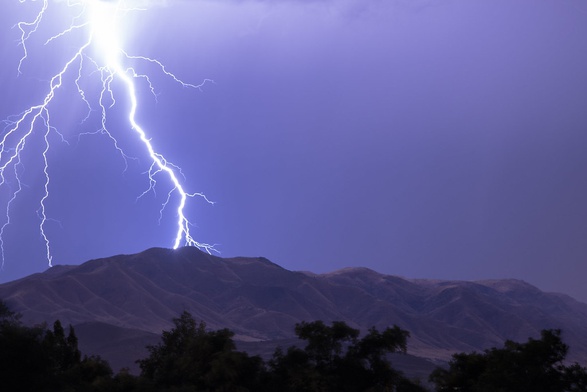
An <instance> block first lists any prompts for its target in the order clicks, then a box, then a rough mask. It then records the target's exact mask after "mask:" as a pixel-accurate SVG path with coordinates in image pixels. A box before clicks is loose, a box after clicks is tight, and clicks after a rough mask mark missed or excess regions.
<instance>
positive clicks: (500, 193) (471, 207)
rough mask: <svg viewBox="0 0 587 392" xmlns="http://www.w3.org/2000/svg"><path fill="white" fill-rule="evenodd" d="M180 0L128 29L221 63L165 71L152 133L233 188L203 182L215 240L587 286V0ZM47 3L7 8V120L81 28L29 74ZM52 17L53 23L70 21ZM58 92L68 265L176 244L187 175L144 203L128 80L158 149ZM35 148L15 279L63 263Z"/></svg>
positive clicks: (32, 99)
mask: <svg viewBox="0 0 587 392" xmlns="http://www.w3.org/2000/svg"><path fill="white" fill-rule="evenodd" d="M5 3H6V4H5ZM12 3H14V4H12ZM168 3H169V4H170V5H169V6H167V7H155V8H152V9H151V10H150V11H145V12H142V13H139V14H132V15H129V23H128V30H129V31H128V37H127V43H126V45H125V47H126V48H127V49H128V51H129V52H130V53H132V54H143V55H147V56H151V57H156V58H157V59H159V60H161V61H162V62H163V63H165V64H166V66H167V67H168V69H169V70H171V71H173V72H174V73H175V74H176V75H177V76H179V77H181V78H182V79H183V80H185V81H189V82H193V83H199V82H201V81H202V80H204V79H206V78H208V79H212V80H214V82H215V83H207V84H206V85H205V86H204V88H203V89H202V91H197V90H193V89H184V88H182V87H181V86H179V85H177V84H175V83H173V81H171V80H170V79H168V78H163V77H162V75H161V74H160V73H156V72H154V73H153V75H154V76H153V78H152V81H153V82H154V87H155V89H156V92H157V93H158V97H157V98H158V99H157V101H155V100H154V98H153V96H152V95H150V94H149V93H148V89H147V88H146V86H145V85H144V84H143V85H142V88H141V93H142V95H141V98H140V99H141V105H142V106H141V108H140V109H139V113H138V120H139V122H140V124H141V125H142V126H143V127H144V128H145V130H146V131H147V132H148V133H149V136H150V137H151V138H152V143H153V144H154V146H155V147H156V149H157V150H158V151H160V152H162V153H163V154H164V155H165V156H166V157H167V158H168V159H169V160H170V161H172V162H173V163H175V164H177V165H178V166H180V167H181V168H182V169H183V173H184V175H185V178H186V179H185V182H184V185H185V187H186V188H187V189H188V190H189V191H201V192H204V193H206V195H207V196H208V197H209V198H210V199H212V200H214V201H215V202H216V205H214V206H210V205H207V204H206V203H205V202H203V201H201V200H195V199H194V200H192V203H191V205H190V207H189V209H188V214H189V216H190V218H191V220H192V222H193V223H195V224H196V227H195V228H194V229H193V234H194V236H195V237H196V239H198V240H200V241H205V242H210V243H219V244H220V245H219V246H218V249H219V250H220V251H221V256H225V257H229V256H237V255H242V256H265V257H267V258H269V259H270V260H272V261H274V262H276V263H278V264H280V265H282V266H284V267H285V268H288V269H292V270H311V271H314V272H326V271H331V270H334V269H338V268H342V267H345V266H365V267H369V268H372V269H375V270H377V271H380V272H383V273H389V274H395V275H401V276H405V277H409V278H440V279H466V280H473V279H486V278H519V279H523V280H526V281H528V282H529V283H532V284H535V285H537V286H538V287H539V288H541V289H544V290H547V291H559V292H564V293H567V294H570V295H573V296H575V297H576V298H578V299H580V300H582V301H587V285H585V278H586V276H587V154H586V152H587V50H585V48H587V2H585V1H584V0H564V1H561V0H543V1H536V0H479V1H469V0H451V1H444V0H434V1H432V0H429V1H416V0H398V1H391V0H390V1H383V0H381V1H378V0H340V1H335V0H332V1H330V0H324V1H320V0H316V1H277V0H275V1H255V0H250V1H244V0H243V1H233V2H231V1H224V2H221V1H187V0H184V1H181V0H177V1H169V2H168ZM63 4H64V3H54V2H51V4H50V8H51V9H53V10H63V9H64V8H63ZM38 6H39V2H38V1H37V2H30V1H28V2H26V3H24V4H19V2H18V1H16V0H14V1H10V2H8V1H7V2H3V3H2V5H1V6H0V7H1V12H0V22H1V24H0V29H1V30H0V36H1V37H2V38H3V39H2V41H1V46H0V56H1V58H2V63H1V68H0V78H1V79H0V80H1V81H2V85H1V86H2V90H1V93H0V94H1V95H0V97H1V105H0V118H7V117H8V116H10V115H12V114H17V113H19V112H21V111H22V110H24V109H25V108H26V107H27V106H28V105H32V104H37V103H39V100H41V99H42V97H43V96H44V95H45V94H46V92H47V79H48V78H49V77H50V76H51V74H52V73H54V72H55V70H56V69H57V67H58V66H61V65H62V64H61V63H60V61H61V62H62V61H63V56H61V54H62V53H70V52H68V51H70V50H71V48H72V47H73V43H71V42H69V43H68V42H67V40H61V41H59V42H57V43H55V44H54V45H49V46H47V47H42V46H41V45H39V43H41V36H39V37H37V40H36V41H34V40H33V41H31V47H30V48H29V49H30V58H29V59H28V61H27V62H25V64H24V66H23V69H22V71H23V74H22V75H21V76H19V77H18V78H17V77H16V75H17V73H16V67H17V65H18V60H19V58H20V55H21V50H22V49H21V48H20V47H19V46H18V45H17V40H18V30H17V29H13V28H12V26H13V25H14V24H15V23H16V22H17V21H18V20H19V18H21V17H23V16H25V15H30V13H28V14H27V12H28V11H32V10H34V9H35V8H37V9H38ZM50 15H51V18H48V19H47V24H46V26H45V27H44V28H45V29H46V31H45V30H43V32H51V31H53V30H51V29H52V28H56V26H59V22H60V21H61V19H60V15H59V14H58V13H54V14H50ZM29 18H30V17H29ZM35 43H36V44H35ZM33 49H35V50H36V52H34V51H33ZM151 71H156V70H155V69H154V68H153V69H152V70H151ZM89 90H91V88H89ZM96 91H97V89H96ZM60 102H61V104H60V105H62V106H59V105H55V106H54V107H53V110H54V112H53V113H54V114H53V116H54V118H55V123H56V124H58V128H59V130H60V131H61V132H62V133H63V134H64V136H65V137H66V138H67V139H68V140H69V141H70V145H69V146H68V145H66V144H64V143H58V142H55V143H54V149H53V150H52V151H50V153H49V160H50V172H51V175H52V182H51V189H50V190H51V196H50V199H49V200H48V201H47V212H48V214H49V216H50V217H51V218H52V219H55V221H51V222H49V224H48V225H47V228H48V230H47V231H48V235H49V236H50V239H51V241H52V248H53V256H54V260H53V261H54V264H77V263H81V262H84V261H86V260H89V259H92V258H97V257H106V256H111V255H114V254H119V253H134V252H139V251H141V250H144V249H146V248H149V247H153V246H163V247H171V246H172V244H173V239H174V230H175V227H174V225H173V221H174V219H175V217H174V214H173V211H172V209H168V210H166V211H165V212H164V216H163V220H162V221H161V224H160V225H159V224H158V219H159V206H160V203H161V202H162V201H163V200H164V199H165V195H166V193H167V191H168V190H169V188H168V183H166V182H165V180H164V179H161V182H160V188H158V192H157V195H156V196H154V195H152V194H149V195H147V196H145V197H143V198H142V199H140V200H139V201H135V199H136V197H137V196H138V195H140V194H141V192H142V191H143V190H145V189H146V187H148V181H147V179H146V177H145V176H144V175H143V174H142V173H143V172H144V171H146V170H148V161H147V160H146V159H145V156H144V152H143V150H142V149H141V148H140V146H139V145H138V144H136V143H135V142H134V140H135V138H134V135H133V134H132V133H131V132H130V131H129V130H128V125H127V124H126V123H125V121H124V118H123V111H124V109H125V108H126V107H127V106H126V105H127V102H125V100H124V98H119V101H118V106H116V107H115V108H114V109H113V112H112V117H111V118H110V120H109V121H110V129H111V131H112V132H113V133H114V134H115V135H116V136H117V137H118V138H119V141H120V143H121V145H123V146H124V147H125V149H126V150H127V152H128V154H129V155H131V156H134V157H137V158H139V159H138V160H131V161H129V168H128V170H126V171H124V161H123V160H122V159H121V158H120V156H119V155H117V153H116V151H115V150H114V149H113V148H112V145H111V143H110V142H109V140H108V139H107V138H105V137H98V136H93V137H84V138H82V139H80V141H79V143H78V142H77V136H76V135H77V134H78V133H79V132H80V131H82V132H83V131H92V130H96V129H97V127H99V124H98V123H96V122H95V121H94V122H89V123H88V122H86V123H84V124H82V125H80V124H79V123H80V120H81V119H82V118H83V117H84V115H85V112H84V111H83V103H81V102H79V99H77V100H76V96H75V94H74V93H73V90H72V86H71V83H69V87H64V88H63V96H61V101H60ZM60 108H62V110H60ZM80 113H81V114H80ZM39 132H40V131H39ZM29 147H30V149H31V153H30V155H27V156H26V158H25V162H24V167H25V174H24V175H23V176H24V181H23V182H25V187H24V191H23V193H22V198H21V199H20V200H19V201H18V202H17V203H15V204H14V207H13V215H12V216H11V222H12V224H11V225H10V226H9V227H8V228H7V229H6V233H5V236H4V238H5V251H6V260H5V266H4V270H3V271H1V272H0V281H7V280H11V279H15V278H17V277H21V276H24V275H26V274H29V273H33V272H38V271H43V270H45V269H46V267H47V262H46V260H45V258H44V251H43V243H42V241H41V240H40V236H39V231H38V219H37V216H36V212H35V211H36V209H37V208H38V197H39V195H40V192H41V188H40V186H42V174H43V173H42V171H41V169H40V168H39V166H38V164H39V158H38V155H35V154H33V153H32V152H33V151H35V149H36V150H37V151H39V149H40V148H41V147H42V145H41V143H40V142H38V141H37V142H36V144H35V142H31V145H30V146H29ZM2 192H5V190H4V189H2ZM5 199H6V195H2V194H0V200H1V201H2V204H1V205H0V210H2V211H3V210H4V209H5V206H6V204H5V203H6V200H5ZM0 216H3V214H0ZM2 219H3V220H2V222H4V221H5V218H2ZM57 221H59V222H57Z"/></svg>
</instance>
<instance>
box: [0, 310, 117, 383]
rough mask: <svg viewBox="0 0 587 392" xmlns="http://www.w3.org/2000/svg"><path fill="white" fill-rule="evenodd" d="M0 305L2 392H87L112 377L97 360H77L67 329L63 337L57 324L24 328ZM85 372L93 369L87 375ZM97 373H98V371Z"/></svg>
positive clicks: (72, 334)
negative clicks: (51, 327) (51, 328)
mask: <svg viewBox="0 0 587 392" xmlns="http://www.w3.org/2000/svg"><path fill="white" fill-rule="evenodd" d="M19 318H20V317H19V315H17V314H15V313H14V312H12V311H10V310H9V309H8V307H7V306H6V304H5V303H4V302H2V301H0V387H1V389H2V390H3V391H17V392H18V391H27V392H28V391H39V392H43V391H91V388H90V387H91V386H92V385H93V384H94V383H96V382H97V381H98V380H99V379H102V378H104V379H108V378H110V377H111V375H112V370H111V369H110V366H109V365H108V364H107V363H106V362H105V361H103V360H101V359H99V358H97V357H90V358H84V359H83V360H82V359H81V354H80V352H79V350H78V347H77V337H76V336H75V331H74V329H73V328H72V327H71V326H70V327H69V333H68V335H67V337H66V336H65V331H64V329H63V327H62V326H61V323H60V322H59V321H56V322H55V323H54V325H53V330H49V329H47V328H46V326H45V325H39V326H34V327H27V326H24V325H22V323H21V322H20V320H19ZM89 369H94V370H93V371H90V370H89ZM98 369H99V370H98Z"/></svg>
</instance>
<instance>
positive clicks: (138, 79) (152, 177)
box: [0, 0, 214, 266]
mask: <svg viewBox="0 0 587 392" xmlns="http://www.w3.org/2000/svg"><path fill="white" fill-rule="evenodd" d="M18 1H19V2H20V3H21V5H26V6H29V8H31V7H32V6H33V5H34V6H35V7H32V8H35V11H34V13H33V14H31V15H30V18H28V19H27V20H23V21H20V22H18V23H17V24H16V25H15V26H14V29H15V30H16V31H17V32H18V36H19V38H18V42H17V43H18V45H19V46H20V48H21V50H22V52H21V53H22V57H21V58H20V59H18V58H17V59H15V61H14V63H15V64H14V67H15V72H17V73H18V74H21V73H22V69H23V65H24V64H26V62H27V61H30V58H29V57H30V53H31V51H33V50H34V47H30V46H32V45H30V42H31V41H32V37H35V38H38V37H36V36H37V35H39V34H42V33H41V31H42V27H43V24H44V23H47V22H48V21H47V20H46V19H47V18H49V9H50V7H60V8H61V9H63V10H65V11H67V14H68V15H69V16H68V19H67V22H66V24H65V25H64V26H63V27H62V28H60V29H59V32H58V33H57V34H54V35H51V36H48V37H46V39H45V37H43V40H42V41H44V45H45V46H47V45H52V44H55V43H56V42H58V41H60V40H68V41H69V42H72V43H75V42H81V44H78V47H76V48H75V50H74V51H73V52H74V53H73V54H72V55H70V56H68V57H67V58H64V59H63V61H62V62H61V63H60V65H59V67H61V68H60V69H59V71H57V72H56V73H55V74H54V75H52V77H51V78H50V80H48V81H47V83H46V92H45V93H44V94H45V96H44V98H43V99H41V100H40V101H39V102H34V103H32V104H31V106H29V107H27V108H25V109H24V110H23V111H22V112H21V113H20V114H17V115H15V116H11V117H10V118H8V119H7V120H5V124H6V126H5V127H4V129H3V130H2V133H1V139H0V192H2V193H3V194H4V195H6V194H8V196H7V197H5V199H6V200H7V202H6V204H5V206H4V207H5V217H4V219H3V223H2V226H1V227H0V252H1V255H0V256H1V258H2V265H4V256H5V246H7V244H5V241H4V236H5V233H6V232H7V230H9V228H10V225H11V223H13V221H14V220H16V219H18V211H15V210H14V208H13V206H14V204H15V200H17V199H18V197H19V194H21V192H22V191H23V184H22V181H21V175H22V174H21V173H22V171H23V160H22V155H23V154H24V152H25V151H27V145H28V144H30V143H31V139H34V138H40V139H39V140H37V142H39V141H40V143H41V144H42V145H43V148H42V149H41V152H40V154H41V156H40V157H39V158H40V159H39V160H38V161H39V162H41V163H42V173H43V191H42V197H41V198H40V199H39V200H38V210H37V215H38V219H39V220H38V222H39V223H38V230H39V233H40V237H41V239H42V242H43V243H44V248H45V249H46V258H47V262H48V264H49V266H51V265H52V259H53V256H52V252H51V240H50V233H48V228H47V222H48V221H49V219H50V218H51V216H50V211H48V208H47V204H48V203H47V202H48V200H49V198H50V197H51V193H52V192H53V189H52V183H51V160H50V159H49V154H48V153H49V151H50V150H51V148H52V147H51V140H52V139H53V138H52V137H53V136H54V135H58V136H59V137H60V138H63V137H62V136H61V133H60V130H59V129H58V128H57V127H56V126H54V125H53V122H52V115H54V114H55V113H57V112H59V110H60V107H59V105H58V103H57V100H58V96H59V94H60V89H62V87H63V85H64V84H65V83H73V84H74V86H75V89H76V90H77V94H76V95H77V97H78V99H79V100H80V101H81V102H83V103H84V106H85V107H87V110H88V117H89V113H90V112H92V111H96V110H97V111H98V112H99V113H100V119H101V120H100V121H99V122H98V124H97V125H96V127H95V129H94V131H92V132H89V133H92V134H102V135H104V136H105V137H108V138H109V139H110V141H111V144H112V148H114V149H116V150H117V151H118V153H119V154H120V155H121V157H122V158H123V159H124V160H125V162H126V159H127V158H128V156H127V155H126V154H125V152H124V151H123V150H122V148H121V147H120V145H119V143H118V141H117V139H116V134H117V133H118V132H121V131H122V132H131V133H132V134H133V135H134V138H135V140H136V143H137V144H138V145H139V146H141V148H143V149H144V150H145V152H146V153H147V154H148V156H149V157H150V161H151V162H150V165H149V169H148V170H147V173H146V176H148V186H147V189H145V192H144V193H143V194H142V195H138V196H139V197H141V196H143V195H145V194H147V193H149V192H150V191H153V190H154V189H155V187H156V186H157V187H159V188H164V189H166V192H167V196H166V199H165V201H164V202H163V203H162V205H161V211H160V212H161V214H163V213H166V214H169V213H170V211H169V210H172V211H173V213H174V215H175V217H176V219H177V221H176V222H177V223H176V224H177V226H176V231H175V236H174V237H172V246H173V248H177V247H179V246H182V245H188V246H196V247H198V248H200V249H203V250H205V251H207V252H208V253H210V252H211V251H212V250H214V246H213V245H209V244H206V243H201V242H198V241H196V240H195V239H194V238H193V237H192V234H191V233H190V227H191V225H190V222H189V220H188V218H187V216H186V213H185V209H186V204H187V203H188V202H189V201H190V199H192V198H194V197H199V198H202V199H203V200H204V201H205V202H208V203H211V202H210V201H209V200H208V199H207V198H206V196H204V195H203V194H202V193H190V192H189V191H188V190H186V189H185V188H184V185H182V177H181V172H180V170H179V168H178V167H177V166H175V165H173V164H172V163H171V162H170V161H168V160H167V158H166V157H164V156H163V155H162V154H160V153H158V152H157V151H156V149H155V147H154V146H153V144H152V142H151V139H150V137H149V136H148V135H147V127H143V126H142V125H141V124H139V123H138V121H137V119H136V111H137V108H138V106H139V105H140V101H139V97H138V96H137V94H138V93H137V83H146V84H147V86H148V88H149V89H150V90H151V91H152V92H154V87H153V85H152V84H151V79H150V78H149V75H147V74H144V73H143V74H139V73H138V72H137V71H135V69H134V68H133V67H132V65H131V64H133V63H134V64H136V63H137V62H147V63H149V64H150V65H151V66H154V67H155V68H156V69H157V70H158V72H160V73H161V74H162V75H164V76H166V77H168V78H170V79H171V80H173V81H174V82H176V83H177V84H178V85H179V86H181V87H187V88H194V89H198V88H199V87H201V85H195V84H190V83H185V82H183V81H182V80H180V79H179V78H178V77H176V76H175V75H174V74H173V73H172V72H170V71H169V70H168V69H167V68H166V67H165V66H164V65H163V64H162V63H161V62H159V61H158V60H157V59H153V58H149V57H143V56H140V55H137V54H136V53H131V52H130V51H128V50H126V49H125V48H123V47H122V44H121V41H122V39H121V38H122V36H121V34H122V33H123V29H121V26H122V25H123V24H124V22H125V17H127V16H128V15H129V14H131V13H134V12H141V11H142V10H143V8H141V7H143V6H144V4H145V2H144V1H140V2H137V1H136V0H134V1H132V0H130V1H128V0H127V1H124V0H118V1H112V0H108V1H106V0H78V1H73V0H69V1H60V2H55V1H53V0H43V1H35V0H29V1H27V0H18ZM51 15H53V14H51ZM62 19H64V18H62ZM62 19H60V20H62ZM80 37H81V40H80V39H79V38H80ZM4 61H7V59H5V60H4ZM87 75H94V79H95V80H97V84H98V88H97V89H96V91H99V96H97V97H96V99H95V100H93V101H92V102H97V104H95V103H94V106H97V107H92V104H91V103H90V102H91V100H90V99H89V98H88V94H90V92H89V91H86V89H84V88H83V87H82V86H83V85H84V83H83V82H84V80H83V79H84V78H86V77H87ZM95 75H98V76H99V77H98V78H95ZM94 79H93V80H94ZM115 82H116V83H118V85H121V86H123V91H124V92H125V94H123V95H121V96H116V94H115V91H114V89H113V87H112V86H113V83H115ZM205 82H206V81H204V82H203V83H205ZM117 91H118V90H117ZM117 99H119V100H124V101H125V103H127V104H128V107H129V109H128V112H127V113H126V117H127V122H126V124H124V125H118V126H117V129H116V130H114V129H110V126H109V122H108V121H107V119H108V115H109V112H110V110H111V109H112V107H113V106H114V105H116V104H117ZM118 128H121V129H118ZM86 133H88V132H86ZM163 182H164V183H163ZM171 204H173V205H171Z"/></svg>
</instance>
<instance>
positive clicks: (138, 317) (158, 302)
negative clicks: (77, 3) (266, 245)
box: [0, 247, 587, 368]
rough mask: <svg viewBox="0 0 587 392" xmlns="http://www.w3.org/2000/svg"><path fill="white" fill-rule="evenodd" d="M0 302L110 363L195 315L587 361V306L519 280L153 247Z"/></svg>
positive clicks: (4, 294)
mask: <svg viewBox="0 0 587 392" xmlns="http://www.w3.org/2000/svg"><path fill="white" fill-rule="evenodd" d="M0 298H2V299H4V300H5V301H6V302H8V304H9V306H10V307H11V308H12V309H14V310H16V311H18V312H20V313H22V314H23V320H24V321H25V322H27V323H37V322H41V321H47V322H49V323H52V322H53V321H54V320H55V319H60V320H61V321H62V323H63V324H65V325H67V324H69V323H71V324H73V325H74V326H76V331H77V332H78V335H79V337H80V346H81V348H82V350H84V348H85V350H86V352H90V353H100V354H102V355H104V356H105V357H106V358H107V359H109V360H111V361H112V358H116V357H117V356H120V355H127V356H129V355H135V357H134V358H132V359H136V358H137V357H136V356H142V355H144V352H145V351H144V344H145V343H153V342H155V341H156V339H157V335H158V334H160V332H161V330H162V329H168V328H169V327H170V326H171V319H172V318H173V317H176V316H178V315H179V313H180V312H182V311H183V310H188V311H190V312H191V313H192V314H193V315H194V316H195V317H196V318H197V319H202V320H204V321H205V322H206V323H207V324H208V326H209V327H210V328H221V327H227V328H230V329H231V330H233V331H235V333H236V337H237V339H240V340H243V341H247V342H258V341H267V340H279V339H288V338H291V337H293V327H294V325H295V323H296V322H299V321H302V320H306V321H310V320H316V319H321V320H324V321H332V320H344V321H346V322H347V323H348V324H350V325H352V326H353V327H360V328H362V329H366V328H369V327H371V326H376V327H378V328H384V327H386V326H389V325H391V324H397V325H399V326H400V327H402V328H404V329H407V330H408V331H410V333H411V335H412V337H411V339H410V341H409V344H408V352H409V353H411V354H414V355H418V356H422V357H427V358H436V359H447V358H448V357H449V356H450V353H452V352H454V351H472V350H482V349H485V348H488V347H492V346H500V345H501V344H502V343H503V341H504V340H505V339H513V340H516V341H525V340H526V339H527V338H528V337H530V336H533V337H537V336H538V335H539V331H540V330H541V329H544V328H561V329H562V330H563V338H564V340H565V342H567V343H568V344H569V345H570V346H571V353H570V355H569V358H570V359H571V360H578V361H580V362H581V363H583V364H586V363H587V342H586V341H585V339H584V337H585V336H587V305H586V304H583V303H580V302H578V301H575V300H574V299H572V298H570V297H568V296H564V295H561V294H550V293H544V292H542V291H540V290H538V289H537V288H535V287H533V286H531V285H529V284H527V283H524V282H521V281H516V280H494V281H479V282H459V281H432V280H407V279H402V278H399V277H395V276H389V275H382V274H379V273H377V272H375V271H372V270H369V269H366V268H348V269H343V270H340V271H336V272H332V273H329V274H323V275H313V274H310V273H302V272H292V271H288V270H286V269H284V268H281V267H280V266H278V265H276V264H274V263H272V262H270V261H269V260H267V259H264V258H230V259H224V258H219V257H215V256H210V255H208V254H206V253H203V252H201V251H199V250H197V249H195V248H191V247H190V248H182V249H178V250H168V249H158V248H154V249H149V250H147V251H145V252H142V253H139V254H135V255H120V256H114V257H110V258H105V259H98V260H91V261H88V262H86V263H84V264H82V265H80V266H57V267H53V268H52V269H50V270H48V271H46V272H45V273H42V274H35V275H31V276H29V277H26V278H24V279H20V280H18V281H14V282H10V283H5V284H2V285H0ZM247 344H249V345H251V344H254V343H247ZM113 362H114V363H113V365H114V367H115V368H116V365H117V363H116V361H113ZM123 362H124V361H123Z"/></svg>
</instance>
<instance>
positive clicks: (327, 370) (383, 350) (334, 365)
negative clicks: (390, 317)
mask: <svg viewBox="0 0 587 392" xmlns="http://www.w3.org/2000/svg"><path fill="white" fill-rule="evenodd" d="M295 331H296V335H297V336H298V337H299V338H300V339H302V340H305V341H306V342H307V345H306V347H305V348H304V349H300V348H297V347H290V348H288V349H287V351H286V352H285V353H284V352H283V350H282V349H277V350H276V351H275V354H274V355H273V358H272V359H271V361H270V362H269V368H270V377H269V378H270V381H269V384H268V385H269V387H270V390H275V391H277V390H279V391H308V392H310V391H311V392H318V391H320V392H321V391H324V392H329V391H337V392H338V391H343V392H344V391H349V392H350V391H353V392H360V391H373V392H375V391H392V390H393V391H424V389H423V388H421V387H420V386H418V385H416V384H414V383H413V382H411V381H410V380H408V379H406V378H405V377H404V376H403V375H401V373H399V372H397V371H395V370H394V369H393V368H392V367H391V364H390V362H389V360H388V355H389V354H390V353H396V352H403V353H405V351H406V340H407V338H408V336H409V333H408V332H407V331H404V330H402V329H400V328H399V327H397V326H394V327H393V328H387V329H385V330H384V331H383V332H379V331H377V330H376V329H375V328H372V329H370V330H369V332H368V333H367V335H365V336H364V337H363V338H362V339H358V336H359V331H358V330H356V329H353V328H351V327H349V326H348V325H346V324H345V323H344V322H341V321H336V322H334V323H332V326H327V325H325V324H324V323H323V322H322V321H314V322H311V323H307V322H302V323H300V324H297V325H296V328H295Z"/></svg>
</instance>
